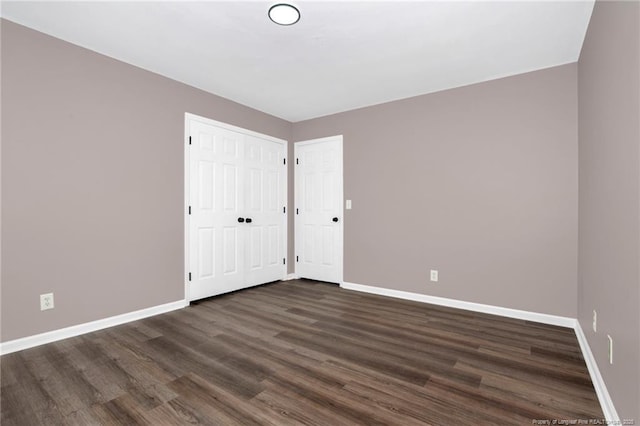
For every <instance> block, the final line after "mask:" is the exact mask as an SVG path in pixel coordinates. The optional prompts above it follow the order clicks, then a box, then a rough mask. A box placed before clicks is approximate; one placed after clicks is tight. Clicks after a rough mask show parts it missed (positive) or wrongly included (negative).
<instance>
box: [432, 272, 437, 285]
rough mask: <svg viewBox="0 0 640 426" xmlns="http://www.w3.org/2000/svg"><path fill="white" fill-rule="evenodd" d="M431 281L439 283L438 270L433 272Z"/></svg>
mask: <svg viewBox="0 0 640 426" xmlns="http://www.w3.org/2000/svg"><path fill="white" fill-rule="evenodd" d="M431 281H433V282H434V283H437V282H438V271H437V270H436V269H432V270H431Z"/></svg>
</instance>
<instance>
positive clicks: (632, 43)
mask: <svg viewBox="0 0 640 426" xmlns="http://www.w3.org/2000/svg"><path fill="white" fill-rule="evenodd" d="M639 80H640V4H639V3H638V2H597V3H596V5H595V8H594V11H593V15H592V17H591V22H590V24H589V28H588V30H587V36H586V39H585V42H584V45H583V47H582V53H581V55H580V61H579V65H578V83H579V91H578V96H579V123H580V127H579V151H580V158H579V171H580V195H579V198H580V210H579V249H578V253H579V285H578V300H579V302H578V319H579V321H580V324H581V326H582V329H583V330H584V332H585V334H586V336H587V339H588V341H589V346H590V347H591V349H592V351H593V354H594V356H595V358H596V361H597V363H598V366H599V370H600V372H601V374H602V376H603V377H604V380H605V382H606V384H607V388H608V390H609V393H610V394H611V396H612V398H613V402H614V404H615V406H616V408H617V410H618V414H619V415H620V416H621V418H634V419H635V421H636V423H638V422H640V388H639V386H640V212H639V209H640V85H639ZM594 309H596V310H597V312H598V332H597V333H594V332H593V330H592V327H591V320H592V312H593V310H594ZM607 334H610V335H611V336H612V337H613V340H614V364H613V365H609V363H608V360H607Z"/></svg>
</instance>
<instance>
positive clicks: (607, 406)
mask: <svg viewBox="0 0 640 426" xmlns="http://www.w3.org/2000/svg"><path fill="white" fill-rule="evenodd" d="M340 287H342V288H345V289H347V290H355V291H361V292H364V293H371V294H378V295H380V296H389V297H395V298H398V299H406V300H413V301H415V302H423V303H431V304H433V305H440V306H447V307H450V308H458V309H465V310H467V311H474V312H483V313H485V314H493V315H500V316H503V317H509V318H517V319H521V320H527V321H535V322H540V323H543V324H551V325H558V326H561V327H568V328H572V329H573V330H574V331H575V333H576V337H577V338H578V343H579V344H580V350H581V351H582V356H583V357H584V360H585V363H586V364H587V369H588V370H589V375H590V376H591V381H592V382H593V387H594V388H595V391H596V395H597V396H598V401H599V402H600V407H602V412H603V414H604V418H605V419H606V420H607V421H608V424H620V418H619V417H618V413H617V412H616V409H615V407H614V405H613V401H612V400H611V397H610V396H609V392H608V391H607V387H606V386H605V383H604V380H603V379H602V375H601V374H600V370H599V369H598V364H596V360H595V358H594V357H593V354H592V353H591V348H590V347H589V343H588V342H587V339H586V337H585V335H584V333H583V332H582V327H580V323H579V322H578V320H577V319H575V318H569V317H561V316H556V315H548V314H541V313H537V312H529V311H522V310H518V309H511V308H503V307H500V306H493V305H484V304H481V303H473V302H464V301H462V300H455V299H447V298H445V297H436V296H429V295H426V294H418V293H410V292H407V291H399V290H392V289H388V288H382V287H373V286H368V285H362V284H354V283H349V282H345V283H342V284H341V285H340Z"/></svg>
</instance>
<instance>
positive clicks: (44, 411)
mask: <svg viewBox="0 0 640 426" xmlns="http://www.w3.org/2000/svg"><path fill="white" fill-rule="evenodd" d="M1 363H2V366H1V369H2V384H1V390H2V395H1V402H2V406H1V411H2V417H1V422H2V425H5V426H8V425H36V424H43V425H55V424H78V425H90V424H128V425H129V424H151V425H165V424H210V425H232V424H238V425H263V424H273V425H287V424H317V425H331V426H334V425H348V424H366V425H379V424H387V425H417V424H421V425H424V424H433V425H508V424H523V425H524V424H526V425H531V424H532V423H533V420H545V419H550V420H551V419H592V418H598V419H601V418H602V412H601V410H600V407H599V405H598V402H597V398H596V395H595V392H594V389H593V386H592V384H591V381H590V379H589V374H588V372H587V369H586V367H585V363H584V360H583V358H582V355H581V354H580V351H579V348H578V343H577V340H576V337H575V335H574V333H573V331H572V330H570V329H565V328H560V327H554V326H548V325H541V324H536V323H530V322H526V321H521V320H514V319H507V318H501V317H495V316H491V315H484V314H478V313H472V312H467V311H461V310H455V309H449V308H443V307H437V306H431V305H426V304H421V303H414V302H409V301H402V300H398V299H390V298H385V297H380V296H373V295H367V294H363V293H356V292H352V291H348V290H343V289H340V288H338V287H337V286H335V285H331V284H323V283H316V282H311V281H303V280H297V281H289V282H281V283H275V284H270V285H266V286H262V287H257V288H253V289H249V290H245V291H242V292H238V293H234V294H230V295H226V296H221V297H217V298H212V299H209V300H205V301H202V302H200V303H197V304H194V305H192V306H191V307H189V308H186V309H183V310H180V311H175V312H172V313H168V314H164V315H160V316H156V317H153V318H148V319H144V320H141V321H137V322H133V323H129V324H126V325H122V326H119V327H114V328H110V329H107V330H103V331H99V332H95V333H90V334H87V335H83V336H80V337H76V338H72V339H67V340H64V341H60V342H57V343H52V344H48V345H44V346H40V347H37V348H33V349H29V350H25V351H22V352H16V353H13V354H9V355H5V356H3V357H2V359H1Z"/></svg>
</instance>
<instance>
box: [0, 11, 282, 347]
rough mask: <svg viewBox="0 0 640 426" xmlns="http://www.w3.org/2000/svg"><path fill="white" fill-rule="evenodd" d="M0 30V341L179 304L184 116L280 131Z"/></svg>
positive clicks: (264, 120)
mask: <svg viewBox="0 0 640 426" xmlns="http://www.w3.org/2000/svg"><path fill="white" fill-rule="evenodd" d="M1 22H2V135H1V136H2V151H3V152H2V153H3V156H2V221H3V223H2V228H3V229H2V266H3V269H2V306H1V309H2V329H1V333H2V341H8V340H12V339H16V338H19V337H24V336H29V335H33V334H36V333H41V332H45V331H49V330H55V329H59V328H62V327H66V326H70V325H75V324H79V323H84V322H87V321H92V320H96V319H100V318H104V317H109V316H113V315H118V314H122V313H126V312H130V311H134V310H138V309H142V308H146V307H150V306H155V305H159V304H163V303H167V302H173V301H176V300H180V299H182V298H183V297H184V289H183V286H184V284H183V283H184V279H183V277H184V276H183V272H184V267H183V263H184V262H183V257H184V255H183V246H184V243H183V238H184V237H183V235H184V232H183V229H184V228H183V209H182V206H183V199H184V198H183V193H184V170H183V158H184V155H183V150H184V148H183V140H184V139H183V138H184V113H185V112H191V113H194V114H199V115H202V116H206V117H210V118H213V119H216V120H220V121H223V122H226V123H230V124H234V125H237V126H241V127H244V128H248V129H251V130H254V131H258V132H261V133H265V134H268V135H272V136H275V137H280V138H283V139H287V140H289V139H290V132H291V124H290V123H289V122H286V121H284V120H281V119H278V118H275V117H272V116H269V115H266V114H264V113H261V112H258V111H255V110H252V109H250V108H247V107H244V106H242V105H239V104H237V103H234V102H231V101H228V100H226V99H222V98H220V97H217V96H213V95H210V94H207V93H205V92H202V91H199V90H196V89H194V88H191V87H189V86H186V85H183V84H180V83H178V82H175V81H172V80H169V79H167V78H164V77H161V76H158V75H156V74H152V73H150V72H147V71H144V70H141V69H139V68H135V67H133V66H130V65H127V64H124V63H122V62H118V61H115V60H113V59H110V58H107V57H104V56H101V55H98V54H96V53H94V52H91V51H89V50H86V49H82V48H80V47H76V46H73V45H71V44H69V43H65V42H63V41H60V40H57V39H54V38H52V37H49V36H46V35H43V34H41V33H38V32H35V31H32V30H29V29H27V28H25V27H21V26H19V25H16V24H13V23H11V22H9V21H6V20H2V21H1ZM45 292H54V293H55V304H56V308H55V309H54V310H50V311H45V312H41V311H40V307H39V294H41V293H45Z"/></svg>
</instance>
